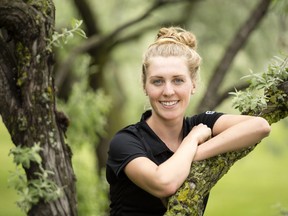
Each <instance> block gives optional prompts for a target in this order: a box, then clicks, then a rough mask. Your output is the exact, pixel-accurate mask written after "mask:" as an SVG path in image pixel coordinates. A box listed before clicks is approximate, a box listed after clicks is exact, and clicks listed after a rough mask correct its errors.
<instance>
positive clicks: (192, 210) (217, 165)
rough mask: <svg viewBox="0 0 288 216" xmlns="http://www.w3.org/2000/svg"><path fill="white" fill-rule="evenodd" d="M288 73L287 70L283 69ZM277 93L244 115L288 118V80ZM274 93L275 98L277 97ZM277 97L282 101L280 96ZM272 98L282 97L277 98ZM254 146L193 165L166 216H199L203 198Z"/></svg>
mask: <svg viewBox="0 0 288 216" xmlns="http://www.w3.org/2000/svg"><path fill="white" fill-rule="evenodd" d="M285 70H286V72H288V68H286V69H285ZM278 90H279V91H273V92H274V93H272V92H270V91H266V92H265V94H266V96H267V98H270V101H269V102H268V103H267V108H265V109H263V110H261V112H257V113H255V112H254V111H253V110H250V111H248V112H247V113H245V114H247V115H254V116H262V117H263V118H265V119H266V120H267V121H268V122H269V123H270V124H272V123H275V122H277V121H279V120H281V119H284V118H286V117H287V116H288V80H286V81H285V80H284V81H283V82H282V83H281V84H280V85H279V86H278ZM276 94H277V95H276ZM279 94H280V95H281V96H283V98H281V97H279ZM275 98H281V99H276V100H275ZM255 147H256V145H255V146H252V147H249V148H247V149H243V150H240V151H235V152H228V153H225V154H221V155H218V156H215V157H213V158H209V159H206V160H203V161H197V162H193V163H192V166H191V170H190V174H189V176H188V178H187V180H186V181H185V182H184V184H183V185H182V186H181V187H180V189H179V190H178V191H177V193H176V194H175V195H173V196H172V197H170V198H169V201H168V210H167V212H166V214H165V216H175V215H179V216H180V215H181V216H201V215H202V214H203V210H204V204H203V201H204V198H205V197H206V196H207V195H208V193H209V192H210V190H211V189H212V187H213V186H214V185H215V184H216V183H217V182H218V181H219V180H220V179H221V178H222V177H223V176H224V175H225V174H226V173H227V172H228V171H229V169H230V168H231V166H232V165H233V164H234V163H235V162H236V161H238V160H239V159H241V158H243V157H245V156H246V155H247V154H249V153H250V152H251V151H252V150H253V149H254V148H255Z"/></svg>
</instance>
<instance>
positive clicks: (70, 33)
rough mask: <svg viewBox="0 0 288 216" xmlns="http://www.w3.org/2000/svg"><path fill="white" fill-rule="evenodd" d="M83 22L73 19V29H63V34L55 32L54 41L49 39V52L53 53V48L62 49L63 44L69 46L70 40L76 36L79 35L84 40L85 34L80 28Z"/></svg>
mask: <svg viewBox="0 0 288 216" xmlns="http://www.w3.org/2000/svg"><path fill="white" fill-rule="evenodd" d="M82 23H83V21H82V20H76V19H73V20H72V22H71V29H67V28H62V32H61V33H59V32H56V31H55V32H54V34H53V35H52V39H47V41H48V42H49V43H48V45H47V50H49V51H50V52H52V47H53V46H55V47H62V46H63V44H67V43H68V41H69V39H72V38H73V37H74V34H77V35H79V36H81V37H83V38H86V34H85V32H84V31H83V30H82V29H81V28H80V26H81V25H82Z"/></svg>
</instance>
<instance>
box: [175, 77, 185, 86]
mask: <svg viewBox="0 0 288 216" xmlns="http://www.w3.org/2000/svg"><path fill="white" fill-rule="evenodd" d="M173 82H174V83H175V84H176V85H180V84H182V83H184V79H181V78H176V79H174V80H173Z"/></svg>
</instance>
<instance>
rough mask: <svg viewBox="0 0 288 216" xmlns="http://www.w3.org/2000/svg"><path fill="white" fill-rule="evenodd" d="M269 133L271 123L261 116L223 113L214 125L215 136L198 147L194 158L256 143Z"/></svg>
mask: <svg viewBox="0 0 288 216" xmlns="http://www.w3.org/2000/svg"><path fill="white" fill-rule="evenodd" d="M269 133H270V125H269V124H268V122H267V121H266V120H265V119H263V118H261V117H252V116H244V115H223V116H221V117H220V118H219V119H218V120H217V121H216V123H215V125H214V127H213V135H214V137H213V138H212V139H210V140H208V141H206V142H205V143H203V144H201V145H200V146H199V147H198V149H197V152H196V154H195V157H194V160H203V159H207V158H210V157H213V156H216V155H218V154H221V153H225V152H229V151H235V150H239V149H242V148H245V147H248V146H252V145H255V144H256V143H258V142H260V141H261V140H262V139H263V138H264V137H266V136H268V135H269ZM215 135H216V136H215Z"/></svg>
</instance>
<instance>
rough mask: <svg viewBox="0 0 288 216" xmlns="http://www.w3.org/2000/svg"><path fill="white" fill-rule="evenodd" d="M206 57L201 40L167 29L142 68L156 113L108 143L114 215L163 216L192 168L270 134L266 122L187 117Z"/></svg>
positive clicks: (215, 116)
mask: <svg viewBox="0 0 288 216" xmlns="http://www.w3.org/2000/svg"><path fill="white" fill-rule="evenodd" d="M200 61H201V58H200V56H199V55H198V53H197V52H196V38H195V36H194V35H193V34H192V33H191V32H188V31H185V30H184V29H181V28H175V27H171V28H161V29H160V30H159V33H158V35H157V39H156V41H155V43H153V44H152V45H150V47H149V48H148V50H147V52H146V53H145V55H144V61H143V72H142V78H143V79H142V80H143V88H144V91H145V93H146V95H147V97H148V98H149V101H150V105H151V108H152V110H148V111H146V112H145V113H144V114H143V115H142V118H141V120H140V121H139V122H138V123H136V124H133V125H130V126H128V127H126V128H124V129H122V130H120V131H119V132H118V133H117V134H116V135H115V136H114V138H113V139H112V141H111V143H110V149H109V153H108V154H109V156H108V161H107V171H106V176H107V180H108V182H109V184H110V199H111V204H110V208H111V211H110V215H117V216H122V215H123V216H124V215H125V216H130V215H131V216H151V215H155V216H156V215H157V216H160V215H163V214H164V213H165V211H166V208H165V206H164V204H163V202H162V200H163V199H165V198H167V197H169V196H171V195H172V194H174V193H175V192H176V191H177V190H178V188H179V187H180V186H181V184H182V183H183V182H184V181H185V179H186V178H187V176H188V174H189V170H190V167H191V163H192V162H193V161H196V160H203V159H206V158H210V157H213V156H216V155H218V154H221V153H224V152H228V151H235V150H239V149H242V148H245V147H248V146H251V145H254V144H255V143H258V142H259V141H261V139H263V138H264V137H266V136H267V135H268V134H269V132H270V126H269V124H268V123H267V122H266V120H265V119H263V118H260V117H251V116H243V115H228V114H222V113H217V112H211V111H207V112H205V113H202V114H199V115H195V116H192V117H189V118H185V117H184V115H185V112H186V109H187V107H188V104H189V101H190V97H191V95H193V94H194V93H195V90H196V84H197V77H198V70H199V65H200Z"/></svg>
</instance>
